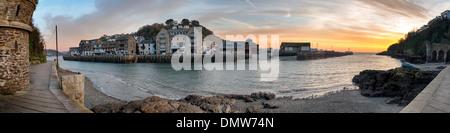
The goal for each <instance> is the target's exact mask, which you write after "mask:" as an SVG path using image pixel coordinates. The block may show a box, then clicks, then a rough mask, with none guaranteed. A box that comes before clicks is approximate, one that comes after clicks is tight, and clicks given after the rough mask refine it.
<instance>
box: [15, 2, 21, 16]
mask: <svg viewBox="0 0 450 133" xmlns="http://www.w3.org/2000/svg"><path fill="white" fill-rule="evenodd" d="M19 13H20V5H17V10H16V17H19Z"/></svg>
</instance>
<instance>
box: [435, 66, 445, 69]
mask: <svg viewBox="0 0 450 133" xmlns="http://www.w3.org/2000/svg"><path fill="white" fill-rule="evenodd" d="M445 68H446V66H438V67H436V69H445Z"/></svg>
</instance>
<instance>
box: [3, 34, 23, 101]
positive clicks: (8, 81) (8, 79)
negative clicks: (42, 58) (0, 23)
mask: <svg viewBox="0 0 450 133" xmlns="http://www.w3.org/2000/svg"><path fill="white" fill-rule="evenodd" d="M28 36H29V34H28V32H27V31H25V30H19V29H14V28H3V27H0V93H1V94H12V93H14V92H16V91H20V90H23V89H26V88H28V86H29V84H30V81H29V73H28V71H29V70H28V66H29V54H28V52H29V49H28Z"/></svg>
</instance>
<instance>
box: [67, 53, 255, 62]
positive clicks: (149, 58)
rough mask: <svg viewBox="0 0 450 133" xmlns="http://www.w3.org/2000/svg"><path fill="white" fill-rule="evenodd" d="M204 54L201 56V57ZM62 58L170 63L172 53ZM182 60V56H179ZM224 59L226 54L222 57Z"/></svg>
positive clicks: (235, 57)
mask: <svg viewBox="0 0 450 133" xmlns="http://www.w3.org/2000/svg"><path fill="white" fill-rule="evenodd" d="M204 57H205V56H204V55H203V56H202V59H203V58H204ZM63 59H64V60H68V61H84V62H104V63H171V60H172V55H170V54H169V55H100V56H63ZM237 59H238V58H237V55H236V54H235V56H234V59H233V60H234V61H237ZM245 59H249V55H245ZM180 61H181V62H182V61H183V58H182V57H181V58H180ZM191 61H192V62H194V61H197V60H195V58H194V55H192V56H191ZM223 61H226V55H224V57H223ZM211 62H215V56H213V57H212V59H211Z"/></svg>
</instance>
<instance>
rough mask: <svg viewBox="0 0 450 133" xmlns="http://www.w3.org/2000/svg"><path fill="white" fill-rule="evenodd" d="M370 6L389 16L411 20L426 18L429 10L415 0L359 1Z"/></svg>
mask: <svg viewBox="0 0 450 133" xmlns="http://www.w3.org/2000/svg"><path fill="white" fill-rule="evenodd" d="M358 1H360V2H362V3H365V4H367V5H370V6H372V7H374V8H376V10H378V11H380V12H384V13H383V14H384V15H387V14H396V15H401V16H407V17H411V18H416V17H419V18H426V17H427V15H426V14H427V12H428V10H427V9H425V8H424V7H422V6H420V5H418V2H416V1H414V0H358Z"/></svg>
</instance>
